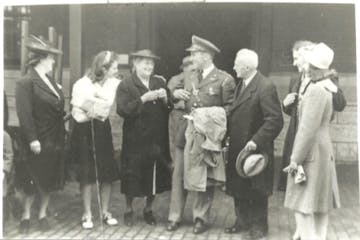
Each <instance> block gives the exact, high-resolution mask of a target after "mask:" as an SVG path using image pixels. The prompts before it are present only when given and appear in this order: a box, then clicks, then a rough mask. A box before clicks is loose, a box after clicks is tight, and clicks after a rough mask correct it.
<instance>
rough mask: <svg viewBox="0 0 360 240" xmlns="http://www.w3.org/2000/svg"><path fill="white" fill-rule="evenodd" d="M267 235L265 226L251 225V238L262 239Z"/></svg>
mask: <svg viewBox="0 0 360 240" xmlns="http://www.w3.org/2000/svg"><path fill="white" fill-rule="evenodd" d="M266 235H267V229H265V228H259V227H253V228H251V230H250V236H251V239H254V240H256V239H263V238H265V237H266Z"/></svg>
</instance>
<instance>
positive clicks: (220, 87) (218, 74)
mask: <svg viewBox="0 0 360 240" xmlns="http://www.w3.org/2000/svg"><path fill="white" fill-rule="evenodd" d="M181 79H184V80H181ZM170 82H171V81H170ZM170 82H169V84H170ZM173 82H175V83H176V82H177V84H173V85H172V86H171V87H170V89H173V90H175V89H179V88H183V89H185V90H187V91H189V92H190V93H191V96H190V99H189V100H188V101H186V102H185V113H190V112H191V109H192V108H193V107H194V106H195V105H196V107H212V106H221V107H224V109H225V111H226V114H227V115H228V113H229V108H230V105H231V103H232V101H233V100H234V91H235V81H234V78H233V77H232V76H231V75H230V74H228V73H226V72H225V71H222V70H220V69H218V68H216V67H215V68H214V69H213V70H212V71H211V72H210V73H209V74H208V75H207V76H206V77H205V78H204V79H202V80H201V81H200V80H199V78H198V74H196V73H194V74H192V75H190V76H189V77H185V78H180V77H178V78H177V79H174V81H173ZM182 123H183V125H182V128H181V129H179V131H178V133H177V134H176V137H175V139H176V143H177V144H178V146H182V147H184V146H185V130H186V121H185V120H182Z"/></svg>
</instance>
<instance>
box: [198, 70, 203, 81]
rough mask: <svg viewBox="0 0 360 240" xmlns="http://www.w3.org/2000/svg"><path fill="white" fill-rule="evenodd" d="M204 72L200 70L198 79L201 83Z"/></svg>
mask: <svg viewBox="0 0 360 240" xmlns="http://www.w3.org/2000/svg"><path fill="white" fill-rule="evenodd" d="M203 72H204V71H203V70H202V69H199V70H198V79H199V82H201V80H203Z"/></svg>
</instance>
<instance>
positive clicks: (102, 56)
mask: <svg viewBox="0 0 360 240" xmlns="http://www.w3.org/2000/svg"><path fill="white" fill-rule="evenodd" d="M116 59H117V58H116V54H115V53H114V52H110V51H102V52H100V53H99V54H97V55H96V56H95V58H94V60H93V62H92V66H91V69H90V70H89V71H88V73H87V74H85V76H84V77H82V78H81V79H79V80H78V81H77V82H76V83H75V84H74V86H73V91H72V100H71V104H72V106H73V108H72V116H73V118H74V119H75V123H74V129H73V132H72V137H71V145H72V154H73V157H74V159H75V161H76V162H77V163H78V164H79V165H80V166H79V174H78V181H79V182H80V187H81V192H82V200H83V206H84V213H83V216H82V227H83V228H85V229H91V228H93V226H94V224H93V222H92V214H91V190H92V186H93V184H94V183H95V182H96V181H98V183H99V185H100V193H99V194H100V199H101V200H100V201H101V203H100V206H101V209H102V219H103V221H104V223H105V224H107V225H110V226H113V225H117V224H118V222H117V220H116V219H115V218H113V217H112V215H111V213H110V212H109V203H110V196H111V188H112V182H114V181H116V180H118V179H119V178H120V174H119V170H118V167H117V163H116V161H115V159H114V147H113V142H112V135H111V126H110V122H109V114H110V108H111V106H112V104H113V102H114V99H115V93H116V89H117V86H118V84H119V83H120V81H119V80H118V79H116V78H115V76H116V74H117V65H118V62H117V60H116Z"/></svg>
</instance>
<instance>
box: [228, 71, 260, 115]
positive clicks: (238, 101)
mask: <svg viewBox="0 0 360 240" xmlns="http://www.w3.org/2000/svg"><path fill="white" fill-rule="evenodd" d="M258 79H259V73H256V75H255V76H254V78H253V79H252V80H251V82H250V83H249V85H248V86H247V87H246V88H245V89H244V91H243V93H242V94H241V95H239V96H235V100H234V103H233V105H232V107H231V109H230V111H233V110H234V109H236V108H237V107H239V106H240V105H242V104H243V103H244V102H246V101H247V100H249V99H250V98H251V96H252V95H253V92H255V91H256V88H257V82H258ZM241 83H242V81H240V82H239V83H238V86H237V87H236V91H240V89H238V88H240V86H241Z"/></svg>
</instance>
